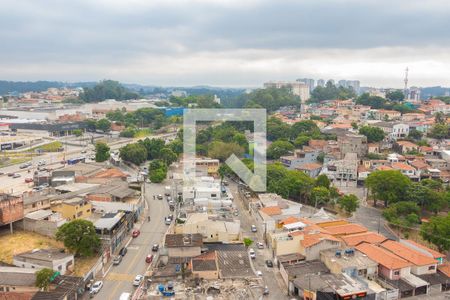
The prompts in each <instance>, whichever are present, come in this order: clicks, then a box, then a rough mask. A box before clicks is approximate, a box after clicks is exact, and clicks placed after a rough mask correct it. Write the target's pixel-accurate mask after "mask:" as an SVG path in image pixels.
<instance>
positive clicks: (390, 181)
mask: <svg viewBox="0 0 450 300" xmlns="http://www.w3.org/2000/svg"><path fill="white" fill-rule="evenodd" d="M365 184H366V186H367V187H368V188H369V190H370V193H371V195H372V197H373V200H374V204H375V205H376V201H377V200H383V201H384V205H385V206H386V207H387V206H388V204H389V203H395V202H398V201H401V200H403V199H404V197H405V195H406V191H407V189H408V187H409V185H410V180H409V178H408V177H407V176H405V175H403V174H402V173H400V172H399V171H396V170H386V171H374V172H372V173H370V174H369V176H367V179H366V182H365Z"/></svg>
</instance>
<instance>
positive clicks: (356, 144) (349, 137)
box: [337, 134, 367, 158]
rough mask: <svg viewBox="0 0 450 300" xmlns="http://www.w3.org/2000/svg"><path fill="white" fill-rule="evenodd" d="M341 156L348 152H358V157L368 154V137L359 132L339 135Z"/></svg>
mask: <svg viewBox="0 0 450 300" xmlns="http://www.w3.org/2000/svg"><path fill="white" fill-rule="evenodd" d="M337 142H338V145H339V150H340V152H341V157H344V156H345V155H346V154H347V153H356V154H357V156H358V157H360V158H361V157H364V156H365V155H366V154H367V137H366V136H365V135H358V134H346V135H342V136H338V137H337Z"/></svg>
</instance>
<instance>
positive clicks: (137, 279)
mask: <svg viewBox="0 0 450 300" xmlns="http://www.w3.org/2000/svg"><path fill="white" fill-rule="evenodd" d="M143 279H144V276H142V275H136V277H134V280H133V285H134V286H139V285H140V284H141V282H142V280H143Z"/></svg>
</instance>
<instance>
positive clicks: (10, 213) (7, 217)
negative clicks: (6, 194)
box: [0, 198, 23, 224]
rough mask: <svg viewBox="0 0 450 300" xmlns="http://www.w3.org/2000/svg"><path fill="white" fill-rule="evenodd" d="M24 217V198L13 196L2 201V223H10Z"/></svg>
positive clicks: (0, 205) (0, 210) (0, 206)
mask: <svg viewBox="0 0 450 300" xmlns="http://www.w3.org/2000/svg"><path fill="white" fill-rule="evenodd" d="M21 219H23V200H22V199H21V198H12V199H8V200H3V201H0V223H3V224H8V223H10V222H15V221H18V220H21Z"/></svg>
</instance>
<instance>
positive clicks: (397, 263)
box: [355, 243, 411, 270]
mask: <svg viewBox="0 0 450 300" xmlns="http://www.w3.org/2000/svg"><path fill="white" fill-rule="evenodd" d="M355 248H356V249H357V250H358V251H361V252H362V253H364V254H365V255H367V256H368V257H369V258H370V259H372V260H374V261H376V262H377V263H379V264H380V265H382V266H384V267H385V268H388V269H390V270H396V269H402V268H406V267H409V266H411V263H410V262H408V261H406V260H405V259H403V258H401V257H398V256H397V255H395V254H393V253H392V252H390V251H388V250H385V249H384V248H381V247H379V246H375V245H372V244H368V243H362V244H359V245H358V246H356V247H355Z"/></svg>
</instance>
